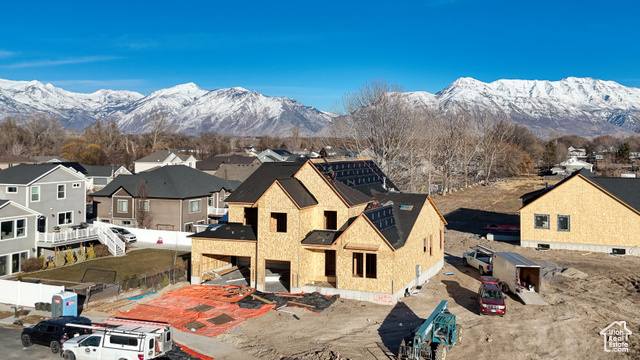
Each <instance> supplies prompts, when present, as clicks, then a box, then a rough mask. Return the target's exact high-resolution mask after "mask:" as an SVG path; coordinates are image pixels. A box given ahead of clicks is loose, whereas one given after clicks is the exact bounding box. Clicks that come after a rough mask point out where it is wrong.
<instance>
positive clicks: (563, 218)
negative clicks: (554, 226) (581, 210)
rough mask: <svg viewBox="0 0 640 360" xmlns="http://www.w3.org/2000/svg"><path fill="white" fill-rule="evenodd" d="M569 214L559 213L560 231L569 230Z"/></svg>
mask: <svg viewBox="0 0 640 360" xmlns="http://www.w3.org/2000/svg"><path fill="white" fill-rule="evenodd" d="M570 220H571V217H570V216H569V215H558V231H569V230H570V224H571V221H570Z"/></svg>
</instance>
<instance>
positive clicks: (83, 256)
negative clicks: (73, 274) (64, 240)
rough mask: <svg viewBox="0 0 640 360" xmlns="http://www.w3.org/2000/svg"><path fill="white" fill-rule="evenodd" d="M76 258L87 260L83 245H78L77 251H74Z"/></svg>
mask: <svg viewBox="0 0 640 360" xmlns="http://www.w3.org/2000/svg"><path fill="white" fill-rule="evenodd" d="M76 260H77V261H78V262H81V261H85V260H87V252H86V251H84V246H80V248H79V249H78V252H76Z"/></svg>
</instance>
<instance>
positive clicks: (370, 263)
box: [364, 254, 378, 279]
mask: <svg viewBox="0 0 640 360" xmlns="http://www.w3.org/2000/svg"><path fill="white" fill-rule="evenodd" d="M366 255H367V256H366V259H365V262H364V263H365V264H366V274H365V275H366V277H367V278H369V279H375V278H376V277H377V276H376V275H377V273H378V256H377V255H376V254H366Z"/></svg>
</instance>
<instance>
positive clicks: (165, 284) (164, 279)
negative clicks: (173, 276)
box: [162, 276, 169, 287]
mask: <svg viewBox="0 0 640 360" xmlns="http://www.w3.org/2000/svg"><path fill="white" fill-rule="evenodd" d="M167 286H169V278H168V277H166V276H165V277H164V278H163V279H162V287H167Z"/></svg>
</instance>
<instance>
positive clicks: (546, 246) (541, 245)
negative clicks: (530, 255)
mask: <svg viewBox="0 0 640 360" xmlns="http://www.w3.org/2000/svg"><path fill="white" fill-rule="evenodd" d="M549 249H551V245H550V244H538V250H549Z"/></svg>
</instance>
